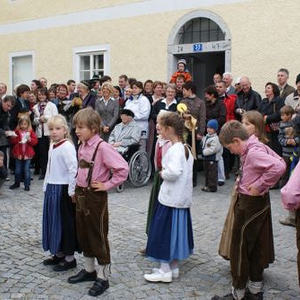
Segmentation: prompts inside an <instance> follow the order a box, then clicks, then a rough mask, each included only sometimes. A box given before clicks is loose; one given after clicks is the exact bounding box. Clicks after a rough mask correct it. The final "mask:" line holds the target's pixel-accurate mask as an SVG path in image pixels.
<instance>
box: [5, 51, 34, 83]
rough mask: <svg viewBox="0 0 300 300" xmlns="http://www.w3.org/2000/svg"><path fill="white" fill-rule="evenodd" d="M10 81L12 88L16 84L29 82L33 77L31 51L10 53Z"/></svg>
mask: <svg viewBox="0 0 300 300" xmlns="http://www.w3.org/2000/svg"><path fill="white" fill-rule="evenodd" d="M9 64H10V68H9V69H10V83H11V88H12V89H14V88H15V87H16V86H17V85H19V84H21V83H24V84H28V85H29V84H30V82H31V80H32V79H33V78H34V67H33V53H31V52H27V53H26V52H23V53H22V52H20V53H13V54H11V55H10V59H9Z"/></svg>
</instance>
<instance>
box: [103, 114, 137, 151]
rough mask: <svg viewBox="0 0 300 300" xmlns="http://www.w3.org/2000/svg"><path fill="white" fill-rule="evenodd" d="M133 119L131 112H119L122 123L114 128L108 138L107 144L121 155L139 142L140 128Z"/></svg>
mask: <svg viewBox="0 0 300 300" xmlns="http://www.w3.org/2000/svg"><path fill="white" fill-rule="evenodd" d="M133 118H134V113H133V112H132V111H131V110H129V109H123V110H122V112H121V120H122V122H121V123H120V124H118V125H116V126H115V128H114V129H113V131H112V132H111V134H110V136H109V140H108V142H109V144H111V145H112V146H113V147H114V148H115V149H116V150H117V151H118V152H119V153H121V154H124V153H125V152H126V151H127V150H128V147H129V146H131V145H135V144H139V142H140V139H141V128H140V127H139V126H138V125H137V124H136V122H135V120H134V119H133Z"/></svg>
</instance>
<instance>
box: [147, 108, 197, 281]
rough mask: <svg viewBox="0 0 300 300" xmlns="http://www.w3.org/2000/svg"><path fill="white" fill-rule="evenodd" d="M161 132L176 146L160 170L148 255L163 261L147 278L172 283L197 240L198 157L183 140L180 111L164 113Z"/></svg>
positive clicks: (152, 258)
mask: <svg viewBox="0 0 300 300" xmlns="http://www.w3.org/2000/svg"><path fill="white" fill-rule="evenodd" d="M159 127H160V134H161V137H162V138H163V139H165V140H169V141H170V142H171V143H172V146H171V147H170V148H169V149H168V151H167V153H166V154H165V156H164V157H163V159H162V171H160V172H159V174H160V176H161V178H162V179H163V183H162V185H161V187H160V191H159V194H158V203H157V206H156V209H155V212H154V215H153V217H152V220H151V224H150V228H149V234H148V243H147V248H146V255H147V257H148V258H149V259H150V260H153V261H157V262H160V268H159V269H153V272H152V273H151V274H145V275H144V278H145V279H146V280H147V281H151V282H171V281H172V278H176V277H178V276H179V268H178V261H179V260H183V259H186V258H188V257H189V256H190V255H191V254H192V253H193V248H194V241H193V230H192V220H191V214H190V206H191V204H192V190H193V182H192V174H193V161H194V158H193V156H192V154H191V152H190V151H189V149H188V148H187V147H186V146H185V145H183V143H182V134H183V128H184V121H183V120H182V119H181V118H180V116H179V115H178V114H177V113H169V114H167V115H163V116H162V117H161V118H160V120H159Z"/></svg>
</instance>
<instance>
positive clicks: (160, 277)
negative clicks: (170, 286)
mask: <svg viewBox="0 0 300 300" xmlns="http://www.w3.org/2000/svg"><path fill="white" fill-rule="evenodd" d="M144 278H145V279H146V280H147V281H151V282H172V272H166V273H165V272H163V271H161V270H160V269H159V270H158V272H155V273H152V274H145V275H144Z"/></svg>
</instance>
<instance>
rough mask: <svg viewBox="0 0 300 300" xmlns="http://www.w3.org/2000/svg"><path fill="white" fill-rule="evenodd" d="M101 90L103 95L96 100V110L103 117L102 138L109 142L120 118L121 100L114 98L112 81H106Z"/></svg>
mask: <svg viewBox="0 0 300 300" xmlns="http://www.w3.org/2000/svg"><path fill="white" fill-rule="evenodd" d="M101 91H102V97H101V98H98V99H97V100H96V103H95V110H96V112H97V113H98V114H99V115H100V117H101V129H102V133H101V134H100V135H101V138H103V140H105V141H106V142H107V141H108V138H109V135H110V133H111V131H112V130H113V129H114V127H115V125H116V122H117V120H118V118H119V102H118V101H116V100H115V99H114V98H113V94H114V87H113V85H112V84H111V83H108V82H105V83H104V84H103V85H102V87H101Z"/></svg>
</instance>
